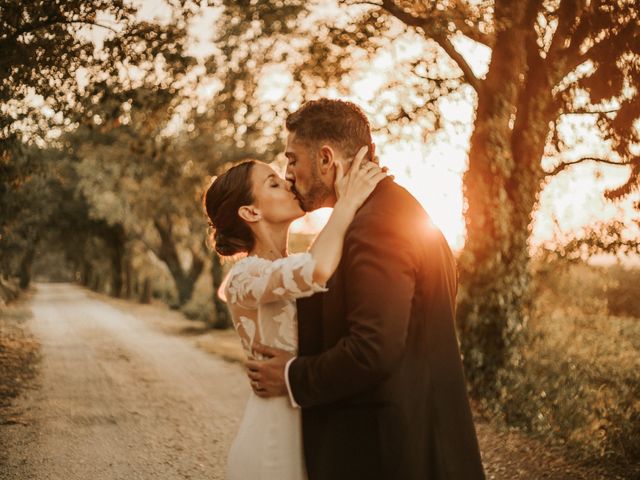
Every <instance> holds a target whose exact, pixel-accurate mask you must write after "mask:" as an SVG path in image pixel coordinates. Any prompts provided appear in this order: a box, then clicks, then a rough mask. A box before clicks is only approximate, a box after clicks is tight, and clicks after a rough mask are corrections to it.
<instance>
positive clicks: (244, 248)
mask: <svg viewBox="0 0 640 480" xmlns="http://www.w3.org/2000/svg"><path fill="white" fill-rule="evenodd" d="M366 153H367V147H363V148H362V149H360V151H359V152H358V153H357V155H356V157H355V158H354V160H353V164H352V167H351V168H350V170H349V172H348V173H347V174H346V175H345V173H344V171H343V167H342V165H341V164H340V162H336V172H335V187H336V193H337V196H338V201H337V203H336V205H335V208H334V210H333V213H332V214H331V217H330V218H329V221H328V223H327V225H326V226H325V228H324V229H323V230H322V231H321V232H320V234H319V235H318V237H317V238H316V240H315V241H314V243H313V245H312V246H311V248H310V249H309V251H308V252H306V253H299V254H293V255H288V253H287V241H288V233H289V226H290V225H291V222H293V221H294V220H296V219H298V218H300V217H302V216H303V215H304V212H303V210H302V208H301V207H300V205H299V202H298V200H297V198H296V196H295V195H294V193H293V192H292V191H291V189H290V187H289V185H288V183H287V182H286V181H285V180H284V179H283V178H282V177H280V176H279V175H278V174H277V173H276V172H275V171H274V170H273V169H272V168H271V167H270V166H269V165H267V164H265V163H261V162H258V161H246V162H244V163H241V164H239V165H236V166H234V167H232V168H230V169H229V170H227V171H226V172H225V173H224V174H222V175H220V176H219V177H217V178H216V179H215V181H214V182H213V183H212V184H211V186H210V187H209V189H208V190H207V192H206V194H205V197H204V207H205V210H206V214H207V216H208V217H209V222H210V224H211V225H212V226H213V228H214V229H215V230H214V242H215V249H216V251H217V252H218V254H219V255H221V256H225V257H227V256H235V255H238V254H247V256H246V257H245V258H242V259H241V260H239V261H238V262H237V263H236V264H235V265H234V266H233V267H232V269H231V271H230V272H229V274H228V276H227V278H226V280H225V286H224V296H225V297H226V300H227V303H228V307H229V310H230V312H231V316H232V319H233V324H234V326H235V329H236V331H237V332H238V335H239V336H240V339H241V342H242V345H243V348H244V350H245V353H246V354H247V356H248V357H249V358H254V356H253V355H252V345H253V344H254V342H255V343H261V344H263V345H266V346H270V347H277V348H280V349H283V350H286V351H288V352H290V353H291V354H292V355H296V354H297V348H298V338H297V332H298V329H297V318H296V317H297V315H296V304H295V299H296V298H301V297H307V296H311V295H313V294H314V293H316V292H319V291H324V290H325V288H324V285H325V284H326V282H327V280H328V279H329V277H330V276H331V275H332V274H333V272H334V271H335V269H336V268H337V266H338V263H339V261H340V255H341V253H342V243H343V239H344V235H345V232H346V230H347V227H348V226H349V224H350V223H351V221H352V220H353V217H354V215H355V213H356V210H358V208H360V206H361V205H362V204H363V203H364V201H365V200H366V199H367V197H368V196H369V195H370V194H371V192H372V191H373V189H374V188H375V186H376V185H377V184H378V182H380V181H381V180H382V179H383V178H385V177H386V176H387V174H386V172H385V171H384V170H383V169H380V168H379V167H378V166H377V165H376V164H374V163H371V162H365V163H363V159H364V157H365V155H366ZM256 387H258V388H259V386H256ZM227 478H228V479H229V480H247V479H253V480H260V479H265V480H301V479H304V478H306V471H305V466H304V458H303V449H302V431H301V417H300V410H299V409H296V408H293V407H292V406H291V403H290V402H289V399H288V398H287V397H276V398H261V397H259V396H257V395H256V394H255V393H253V391H252V392H251V395H250V397H249V400H248V402H247V406H246V409H245V412H244V416H243V418H242V421H241V423H240V427H239V430H238V433H237V435H236V438H235V440H234V442H233V444H232V446H231V449H230V451H229V456H228V465H227Z"/></svg>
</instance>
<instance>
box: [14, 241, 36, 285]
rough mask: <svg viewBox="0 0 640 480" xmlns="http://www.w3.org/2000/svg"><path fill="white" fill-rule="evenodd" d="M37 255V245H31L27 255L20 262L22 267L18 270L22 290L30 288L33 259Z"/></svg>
mask: <svg viewBox="0 0 640 480" xmlns="http://www.w3.org/2000/svg"><path fill="white" fill-rule="evenodd" d="M35 253H36V246H35V243H34V244H32V245H30V246H29V248H28V249H27V251H26V253H25V254H24V256H23V257H22V260H21V261H20V267H19V269H18V277H19V279H20V282H19V285H20V288H21V289H22V290H25V289H27V288H28V287H29V284H30V283H31V266H32V265H33V258H34V256H35Z"/></svg>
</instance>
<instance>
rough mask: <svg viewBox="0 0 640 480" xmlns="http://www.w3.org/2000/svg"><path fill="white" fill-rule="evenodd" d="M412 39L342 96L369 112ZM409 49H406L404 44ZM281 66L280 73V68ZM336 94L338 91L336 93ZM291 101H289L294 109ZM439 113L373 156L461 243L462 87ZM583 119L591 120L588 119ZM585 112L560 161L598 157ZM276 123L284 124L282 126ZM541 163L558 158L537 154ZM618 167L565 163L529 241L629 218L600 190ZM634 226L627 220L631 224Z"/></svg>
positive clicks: (204, 24) (201, 29)
mask: <svg viewBox="0 0 640 480" xmlns="http://www.w3.org/2000/svg"><path fill="white" fill-rule="evenodd" d="M139 2H140V4H141V5H142V9H141V12H140V15H141V16H143V17H146V18H154V17H160V18H162V17H163V16H165V15H167V14H168V10H167V9H166V7H165V6H164V3H163V2H162V0H139ZM215 18H216V9H215V8H205V9H203V12H202V13H201V14H200V15H198V17H197V18H196V19H195V20H194V22H193V24H192V27H191V34H192V36H193V44H192V47H191V52H190V53H192V54H193V55H195V56H196V57H199V58H203V57H204V56H206V55H209V54H211V53H212V52H213V47H212V43H211V41H210V38H211V36H212V33H213V32H212V30H211V25H212V23H213V21H214V20H215ZM456 47H457V48H458V49H459V50H460V51H461V52H462V53H463V54H464V56H465V57H466V58H467V60H468V61H469V62H470V64H471V66H472V68H473V70H474V71H475V73H476V74H477V75H479V76H483V75H484V73H485V72H486V71H487V67H488V63H489V60H490V54H491V52H490V50H489V49H488V48H486V47H484V46H481V45H479V44H476V43H474V42H471V41H462V42H461V41H458V42H457V43H456ZM415 48H420V47H416V46H415V45H413V46H412V45H411V44H405V45H402V44H401V45H398V44H397V42H396V44H394V47H393V49H391V48H390V49H389V51H386V52H384V53H383V54H382V55H381V56H380V57H379V58H377V59H376V60H375V61H374V62H371V63H370V64H369V68H368V70H366V71H361V72H360V74H359V75H358V76H357V78H354V80H353V83H352V93H351V95H349V96H348V97H347V99H349V100H352V101H355V102H356V103H358V104H359V105H361V106H362V107H363V109H364V110H365V112H367V113H371V112H372V109H373V107H372V105H371V101H372V99H373V96H374V95H375V93H376V90H377V88H378V87H380V86H381V85H382V84H383V83H384V81H385V78H386V76H387V75H388V72H390V71H392V70H393V68H394V62H397V61H401V60H402V59H403V57H406V56H411V55H415V53H416V51H415ZM412 49H413V50H412ZM285 73H286V72H285ZM266 81H267V82H268V85H269V86H268V88H267V89H265V92H266V93H264V95H266V96H267V97H271V98H275V97H277V96H278V95H279V93H280V92H283V91H284V90H286V88H287V85H288V83H287V82H288V78H287V76H286V74H278V72H274V74H273V76H272V78H267V79H266ZM197 94H198V96H199V97H200V98H202V100H203V101H204V100H205V99H206V98H207V97H210V96H211V95H214V94H215V85H205V86H203V87H201V89H200V91H199V92H198V93H197ZM326 95H327V96H336V94H335V92H331V91H328V92H326ZM342 98H344V97H342ZM295 107H296V105H291V107H290V108H295ZM442 111H443V114H444V118H445V130H444V132H443V133H442V134H440V135H437V136H435V137H434V138H433V139H432V140H430V141H429V142H427V143H425V142H423V141H422V140H418V139H417V138H406V139H404V138H403V139H401V140H398V141H389V140H388V139H386V138H384V137H383V136H381V135H379V134H378V135H375V136H374V141H375V142H376V145H377V148H378V154H379V157H380V159H381V163H382V164H383V165H386V166H388V167H389V168H390V170H391V171H392V173H393V174H394V175H395V176H396V181H397V182H398V183H399V184H401V185H403V186H404V187H405V188H407V189H408V190H409V191H410V192H411V193H412V194H413V195H414V196H415V197H416V198H417V199H418V200H419V201H420V202H421V203H422V204H423V205H424V207H425V208H426V210H427V211H428V212H429V213H430V215H431V216H432V218H433V220H434V222H435V223H436V224H437V225H438V226H439V227H440V228H441V229H442V230H443V232H444V233H445V235H446V237H447V238H448V240H449V241H450V242H451V244H452V246H453V247H454V248H455V249H460V248H461V247H462V246H463V244H464V220H463V217H462V212H463V197H462V174H463V172H464V170H465V168H466V162H467V149H468V140H469V136H470V134H471V131H472V122H473V113H474V112H473V98H472V96H471V92H470V89H469V91H468V95H467V96H466V98H461V99H459V100H457V101H450V102H446V103H445V104H444V105H442ZM447 120H448V121H456V122H461V123H462V124H463V125H464V127H463V128H462V131H461V130H460V129H458V130H454V129H453V128H450V126H449V125H447V122H446V121H447ZM590 122H591V123H590ZM592 122H593V120H592V119H589V118H587V119H584V118H573V119H572V118H568V119H567V120H566V121H565V127H566V128H567V129H569V128H573V130H575V131H576V132H577V135H578V138H577V140H578V141H577V148H576V149H575V151H571V152H568V153H567V156H566V158H564V160H575V159H577V158H580V157H582V156H585V155H592V156H604V157H606V155H607V153H608V149H607V146H606V144H604V143H603V142H601V141H598V140H597V137H595V136H594V135H593V132H594V129H593V128H590V125H593V123H592ZM283 128H284V126H283ZM544 162H545V167H547V168H549V167H551V166H553V165H555V164H556V163H557V162H558V159H554V158H548V159H545V160H544ZM627 172H628V170H627V168H626V167H615V166H607V165H600V164H594V163H584V164H580V165H577V166H575V167H572V168H571V169H568V170H566V171H565V172H562V173H561V174H559V175H557V176H556V177H553V178H551V179H550V181H549V182H548V183H547V185H546V187H545V188H544V190H543V192H542V195H541V199H540V205H539V208H538V211H537V213H536V214H535V219H534V223H533V243H534V244H537V243H540V242H544V241H545V240H547V239H549V238H550V237H551V236H552V235H553V234H554V231H555V232H556V233H560V232H558V231H557V230H558V226H559V228H560V230H561V231H562V232H569V231H572V230H575V229H579V228H581V227H583V226H586V225H588V224H591V223H593V222H594V221H597V220H608V219H613V218H618V219H624V220H627V221H629V223H631V222H630V219H631V216H632V212H633V202H634V201H637V200H638V195H637V194H636V195H632V196H631V197H630V198H627V199H626V200H625V201H623V202H621V203H619V204H611V203H609V202H607V201H605V200H604V197H603V192H604V191H605V190H606V189H607V188H608V187H612V186H617V185H620V184H621V183H623V182H624V180H625V179H626V177H627ZM327 216H328V212H327V211H320V212H317V213H315V214H312V215H310V216H308V217H307V218H306V219H303V220H301V221H299V222H297V223H296V225H295V226H294V230H295V231H317V230H318V229H319V228H321V226H322V224H323V223H324V220H325V219H326V218H327ZM634 228H635V227H634Z"/></svg>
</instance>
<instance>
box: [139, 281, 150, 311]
mask: <svg viewBox="0 0 640 480" xmlns="http://www.w3.org/2000/svg"><path fill="white" fill-rule="evenodd" d="M140 303H145V304H148V303H151V282H150V281H149V278H147V277H145V279H144V282H143V283H142V290H141V291H140Z"/></svg>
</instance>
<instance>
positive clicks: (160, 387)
mask: <svg viewBox="0 0 640 480" xmlns="http://www.w3.org/2000/svg"><path fill="white" fill-rule="evenodd" d="M31 306H32V311H33V315H34V318H33V319H32V321H31V324H30V327H31V330H32V332H33V334H34V336H35V337H36V338H37V340H38V341H39V342H40V343H41V345H42V348H41V355H42V362H41V366H40V374H39V375H38V378H37V380H36V382H37V385H36V387H37V388H33V389H29V390H27V391H26V392H24V394H23V395H22V396H21V397H20V399H19V400H20V401H19V405H20V410H21V411H22V412H21V413H22V415H21V417H22V422H21V423H22V424H15V425H4V426H2V428H1V429H0V444H2V445H3V449H4V450H5V451H6V454H7V457H6V458H7V464H6V465H2V466H0V467H1V468H0V478H2V479H61V480H62V479H64V480H75V479H78V480H79V479H82V480H87V479H91V480H100V479H110V480H111V479H127V480H133V479H152V478H159V479H160V478H161V479H167V480H169V479H218V478H224V465H225V457H226V452H227V450H228V448H229V444H230V442H231V440H232V438H233V435H234V433H235V430H236V427H237V422H238V420H239V418H240V415H241V414H242V410H243V408H244V404H245V401H246V398H247V395H248V393H249V389H248V386H247V382H246V381H245V379H244V375H243V372H242V368H241V366H240V365H238V364H233V363H229V362H225V361H224V360H221V359H219V358H217V357H215V356H212V355H210V354H207V353H206V352H204V351H202V350H199V349H197V348H194V346H193V344H192V342H191V341H190V340H189V339H188V338H184V337H179V336H171V335H167V334H166V333H164V332H162V331H161V330H160V329H158V328H154V327H153V326H150V324H149V323H148V322H145V321H144V320H142V319H140V318H138V317H137V316H134V315H131V314H129V313H127V312H126V311H122V310H121V309H118V308H115V307H114V306H112V305H110V304H109V303H106V302H103V301H101V300H100V299H97V298H94V297H93V296H91V295H89V294H87V292H86V291H85V290H82V289H81V288H79V287H75V286H73V285H68V284H39V285H38V286H37V293H36V294H35V296H34V298H33V301H32V304H31Z"/></svg>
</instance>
